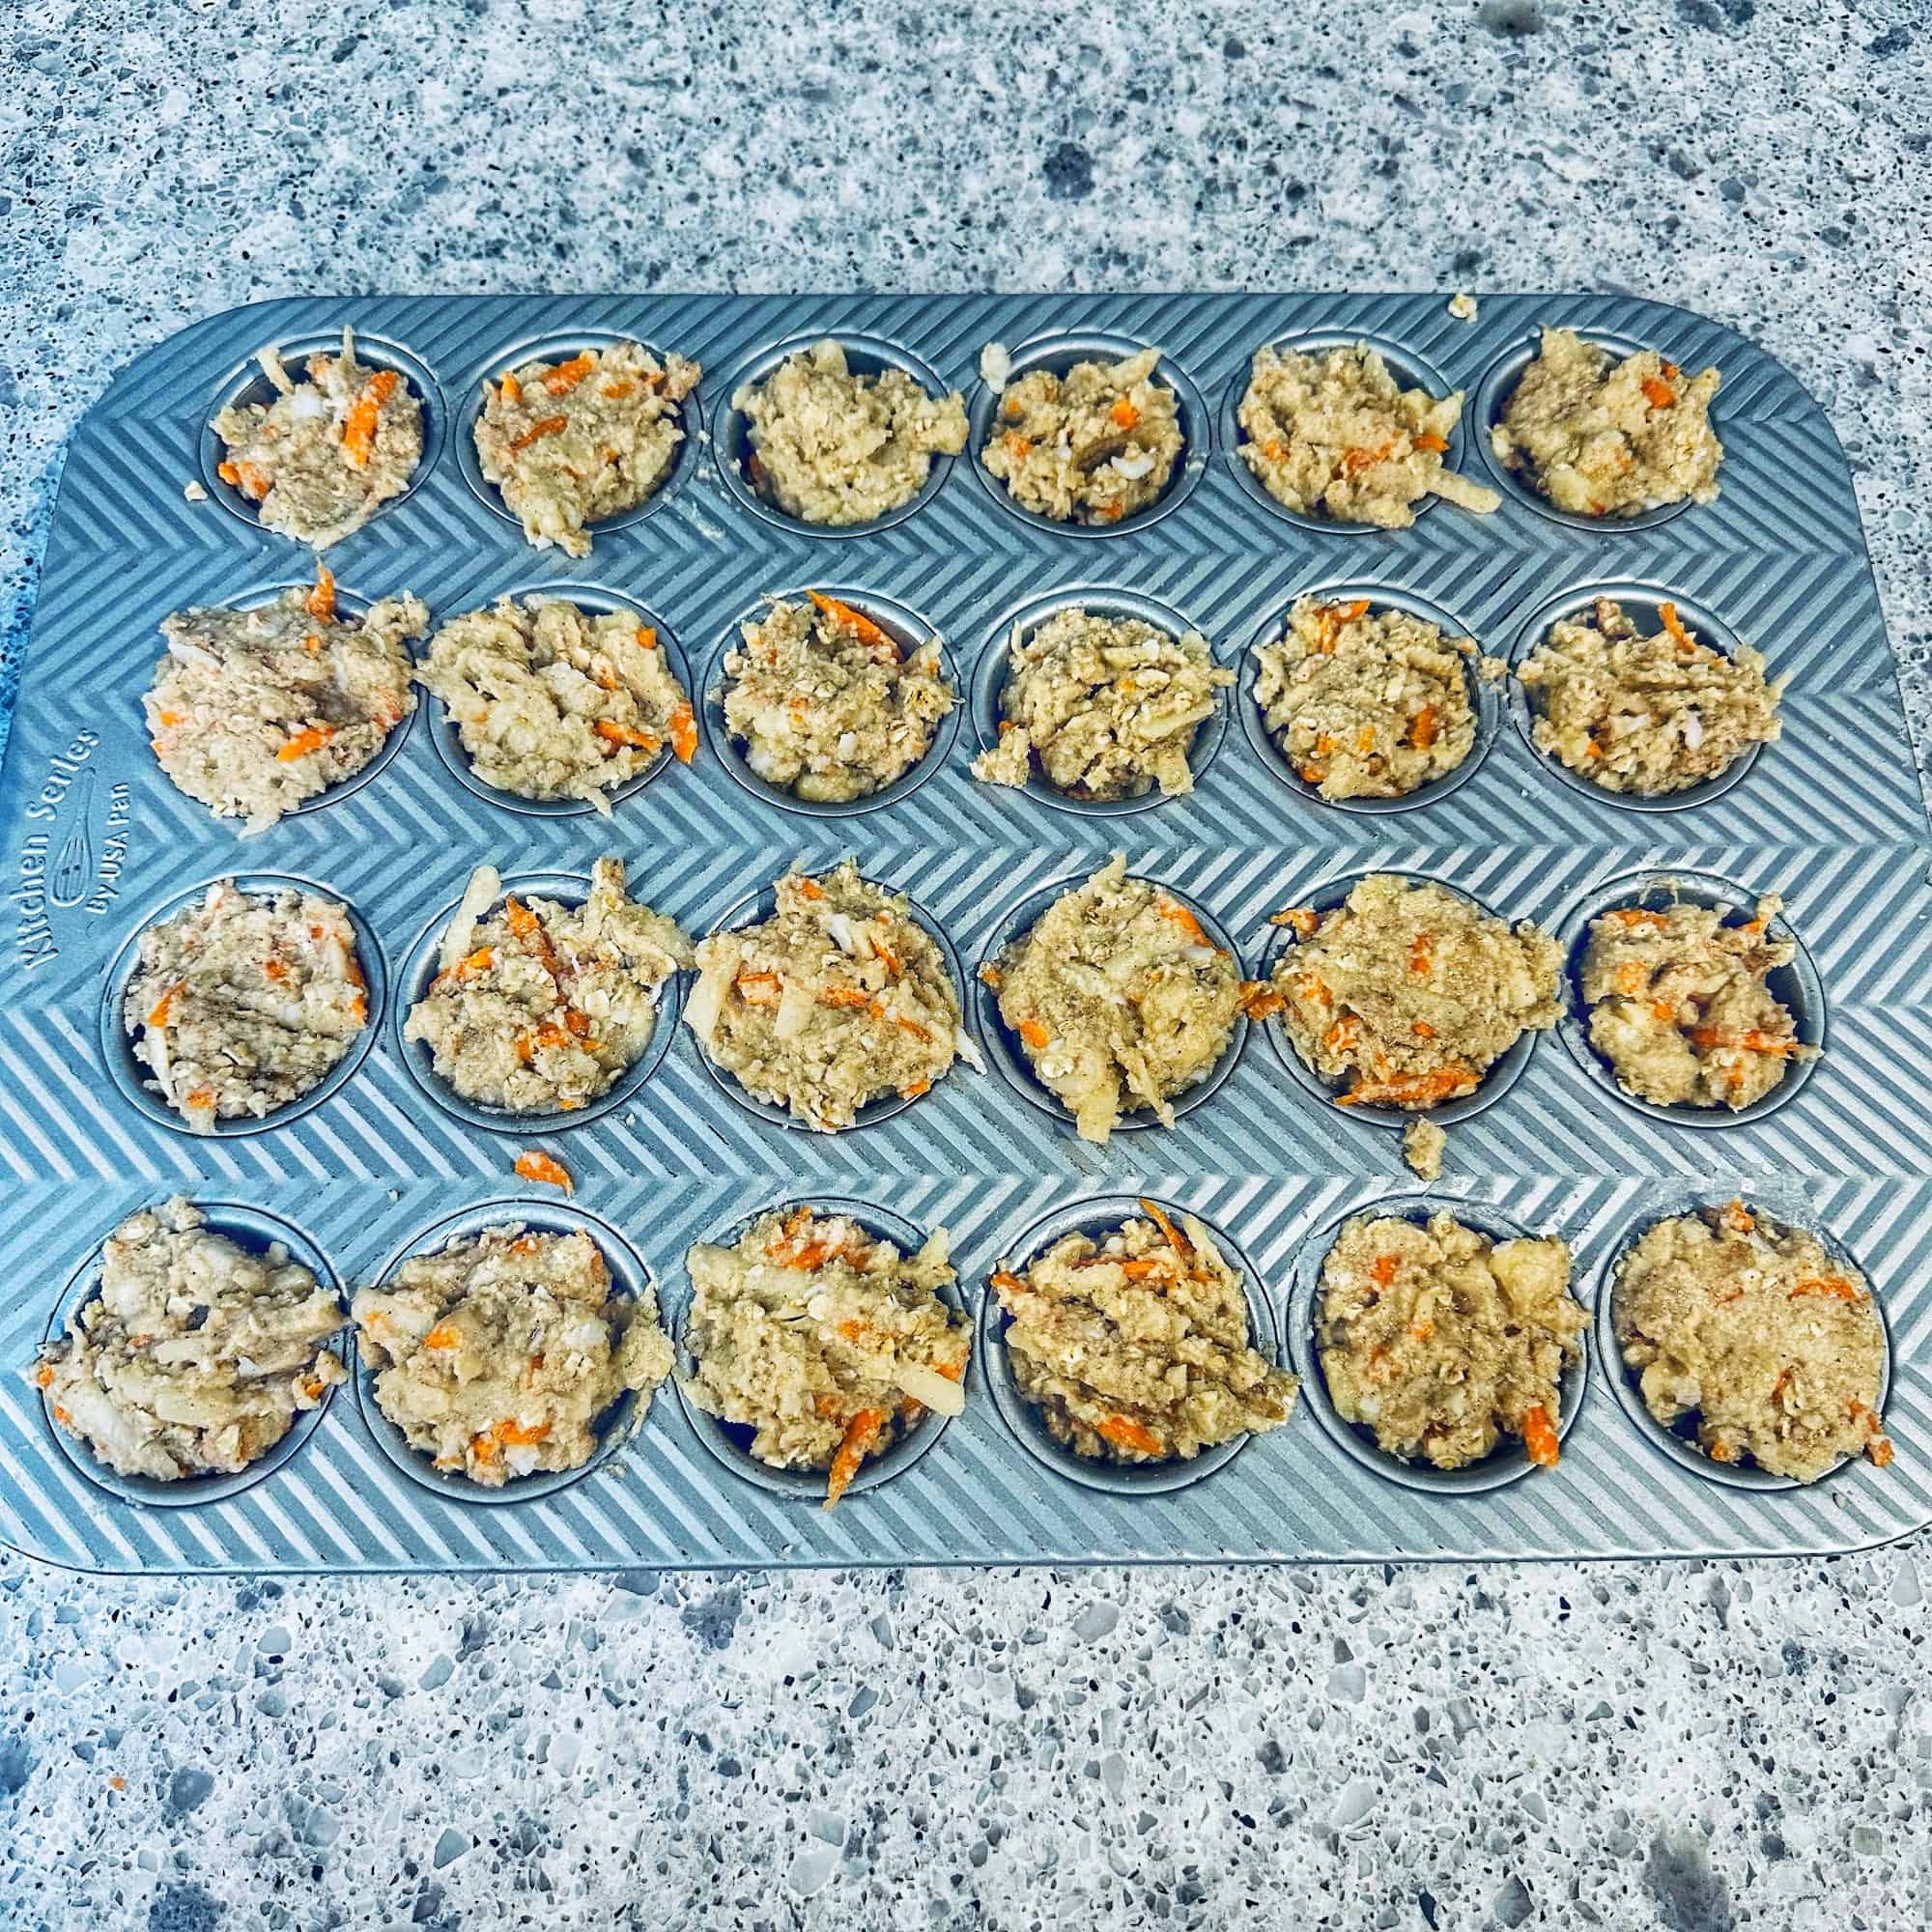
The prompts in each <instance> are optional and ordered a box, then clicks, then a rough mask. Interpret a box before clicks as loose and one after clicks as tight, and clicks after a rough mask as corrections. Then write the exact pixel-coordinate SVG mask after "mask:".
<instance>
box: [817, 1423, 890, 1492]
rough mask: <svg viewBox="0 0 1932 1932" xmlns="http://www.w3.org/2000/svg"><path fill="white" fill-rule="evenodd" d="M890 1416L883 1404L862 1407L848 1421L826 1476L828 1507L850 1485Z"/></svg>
mask: <svg viewBox="0 0 1932 1932" xmlns="http://www.w3.org/2000/svg"><path fill="white" fill-rule="evenodd" d="M888 1419H889V1418H888V1416H887V1413H886V1411H885V1410H884V1409H883V1408H862V1409H861V1410H860V1411H859V1412H858V1414H857V1415H855V1416H854V1417H853V1418H852V1420H851V1421H850V1422H848V1423H847V1424H846V1425H845V1435H844V1437H843V1439H842V1440H841V1441H840V1442H839V1444H838V1453H837V1454H836V1455H835V1456H834V1457H833V1459H832V1468H831V1471H830V1473H829V1474H828V1475H827V1476H826V1479H825V1507H826V1508H827V1509H830V1508H832V1506H833V1505H834V1504H835V1503H836V1502H838V1498H839V1497H840V1496H842V1495H843V1494H844V1493H845V1492H846V1490H847V1489H848V1488H850V1487H851V1482H852V1478H853V1477H854V1476H856V1475H857V1474H858V1473H859V1470H860V1467H861V1465H862V1464H863V1463H865V1460H866V1458H867V1456H869V1455H870V1454H871V1453H872V1445H873V1443H875V1442H876V1441H877V1440H878V1439H879V1432H880V1431H881V1430H882V1429H884V1428H885V1426H886V1423H887V1421H888Z"/></svg>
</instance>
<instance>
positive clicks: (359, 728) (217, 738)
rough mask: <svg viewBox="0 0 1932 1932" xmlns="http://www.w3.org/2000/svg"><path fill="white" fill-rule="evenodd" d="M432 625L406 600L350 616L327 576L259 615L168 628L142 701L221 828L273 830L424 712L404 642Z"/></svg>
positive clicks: (201, 613) (171, 759)
mask: <svg viewBox="0 0 1932 1932" xmlns="http://www.w3.org/2000/svg"><path fill="white" fill-rule="evenodd" d="M428 624H429V612H428V611H426V610H425V609H424V608H423V605H422V601H421V599H419V598H415V597H408V596H404V597H385V598H384V599H383V600H382V602H381V603H379V604H373V605H371V606H370V608H369V611H368V612H367V614H366V615H364V616H361V617H345V616H341V615H338V614H337V611H336V608H335V580H334V579H333V578H331V577H330V576H329V574H328V572H327V570H324V571H322V573H321V575H320V577H319V579H318V581H317V583H316V586H315V588H314V589H313V590H308V591H302V590H284V591H282V592H280V593H279V595H277V596H276V597H274V598H273V599H272V600H271V601H270V602H269V603H267V604H263V605H260V606H258V607H257V608H256V609H255V610H252V611H230V610H224V609H222V608H220V607H218V606H217V607H214V608H212V609H207V610H201V609H196V610H192V611H177V612H176V613H175V614H174V615H173V616H172V617H163V618H162V619H161V636H162V637H163V638H165V639H167V644H168V649H167V655H166V656H165V657H163V658H162V659H161V660H160V662H159V663H158V664H156V667H155V684H154V689H153V690H152V691H149V692H148V693H146V694H145V696H143V697H142V699H141V703H142V706H143V708H144V709H145V711H146V713H147V719H148V732H149V736H150V738H151V740H152V741H153V744H154V750H155V756H156V758H158V759H159V760H160V766H161V770H162V771H164V772H165V773H166V774H167V775H168V777H169V778H170V779H171V780H173V781H174V783H175V784H176V785H177V786H178V787H179V788H180V789H181V790H182V791H185V793H186V794H187V795H188V797H189V798H193V799H199V800H200V801H201V803H202V804H203V805H205V806H207V807H209V808H210V810H213V812H214V814H215V816H216V817H217V818H240V819H241V820H242V821H243V822H242V826H241V830H242V831H243V832H244V833H253V832H265V831H267V830H268V828H269V827H270V826H271V825H272V824H274V822H275V821H276V819H278V818H279V817H281V815H282V813H283V812H285V811H293V810H295V809H296V807H297V806H298V805H300V804H301V803H302V802H303V801H304V800H305V799H311V798H313V797H315V795H316V794H317V793H318V792H322V791H327V789H328V787H329V786H330V785H336V784H340V783H342V781H344V780H345V779H351V778H354V777H355V774H356V773H357V772H359V771H360V770H361V769H362V767H363V766H364V765H366V764H367V763H368V762H369V760H370V759H371V758H373V757H374V756H375V755H376V753H378V752H380V751H381V750H382V749H383V742H384V739H385V738H387V737H388V735H389V733H390V732H391V731H392V730H394V729H395V727H396V726H397V725H400V724H401V723H402V721H403V720H404V719H405V718H407V717H408V716H409V715H410V713H411V712H412V711H413V710H414V709H415V708H416V695H415V693H414V692H413V691H412V689H411V688H410V654H409V651H408V649H407V648H406V646H405V640H406V639H410V638H418V637H420V636H421V635H422V633H423V631H424V630H425V629H426V628H427V626H428Z"/></svg>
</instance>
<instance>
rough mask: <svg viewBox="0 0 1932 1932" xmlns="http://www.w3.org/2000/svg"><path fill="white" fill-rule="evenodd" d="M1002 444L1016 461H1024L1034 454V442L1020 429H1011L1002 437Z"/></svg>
mask: <svg viewBox="0 0 1932 1932" xmlns="http://www.w3.org/2000/svg"><path fill="white" fill-rule="evenodd" d="M1000 443H1001V446H1002V447H1003V448H1004V449H1005V450H1006V452H1007V454H1008V455H1009V457H1011V458H1012V460H1013V461H1014V462H1015V463H1024V462H1025V461H1026V460H1027V458H1028V457H1029V456H1031V455H1032V454H1033V444H1032V443H1030V442H1029V441H1028V440H1026V438H1025V437H1023V436H1022V435H1021V434H1020V433H1019V431H1018V430H1016V429H1009V430H1008V431H1007V433H1006V435H1004V436H1003V437H1001V439H1000Z"/></svg>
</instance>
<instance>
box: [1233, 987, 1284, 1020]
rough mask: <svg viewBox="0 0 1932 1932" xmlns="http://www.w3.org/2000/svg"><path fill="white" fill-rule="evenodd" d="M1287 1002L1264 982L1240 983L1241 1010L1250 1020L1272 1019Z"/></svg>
mask: <svg viewBox="0 0 1932 1932" xmlns="http://www.w3.org/2000/svg"><path fill="white" fill-rule="evenodd" d="M1287 1005H1288V1002H1287V1001H1286V1000H1284V999H1283V998H1282V996H1281V995H1280V994H1279V993H1278V992H1276V991H1275V989H1274V988H1273V987H1272V986H1271V985H1269V984H1268V982H1267V981H1266V980H1242V982H1241V1010H1242V1011H1243V1012H1244V1013H1246V1014H1247V1016H1248V1017H1249V1018H1250V1019H1251V1020H1265V1019H1272V1018H1273V1017H1274V1015H1275V1014H1276V1013H1278V1012H1280V1011H1281V1010H1282V1009H1283V1008H1284V1007H1286V1006H1287Z"/></svg>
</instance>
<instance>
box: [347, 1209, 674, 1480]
mask: <svg viewBox="0 0 1932 1932" xmlns="http://www.w3.org/2000/svg"><path fill="white" fill-rule="evenodd" d="M350 1312H351V1313H352V1314H353V1316H354V1317H355V1325H356V1327H357V1329H358V1330H359V1339H360V1342H361V1347H362V1351H363V1357H364V1359H365V1360H366V1361H367V1363H368V1364H369V1366H370V1367H371V1368H372V1369H373V1370H374V1371H375V1378H376V1406H377V1407H379V1408H380V1409H381V1410H382V1411H383V1413H384V1415H385V1416H387V1417H388V1419H389V1420H390V1421H391V1422H393V1423H394V1424H395V1425H396V1427H397V1428H398V1429H400V1430H401V1431H402V1432H403V1434H404V1435H405V1436H406V1437H407V1438H408V1440H409V1444H410V1447H411V1448H412V1449H415V1450H417V1451H419V1452H420V1453H422V1454H423V1455H425V1456H428V1457H430V1458H431V1460H432V1461H433V1463H434V1464H435V1466H436V1467H437V1468H439V1469H441V1470H444V1471H447V1472H449V1473H452V1474H453V1473H457V1472H461V1473H462V1474H463V1475H466V1476H468V1477H469V1480H470V1481H471V1482H473V1483H482V1484H484V1485H485V1486H486V1487H488V1488H491V1489H497V1488H500V1487H501V1486H502V1485H503V1484H504V1483H505V1482H508V1481H509V1480H510V1479H511V1478H513V1477H517V1476H528V1475H532V1474H534V1473H535V1472H536V1471H538V1470H540V1469H578V1468H582V1466H583V1464H584V1463H587V1462H589V1460H590V1459H591V1457H592V1456H593V1455H595V1454H596V1451H597V1444H598V1434H599V1432H598V1425H599V1423H600V1422H607V1421H608V1414H609V1411H610V1410H611V1406H612V1405H613V1404H614V1403H616V1402H617V1400H618V1399H619V1398H620V1397H621V1396H623V1395H624V1394H626V1393H627V1392H632V1391H635V1392H636V1394H637V1395H638V1397H639V1408H640V1409H643V1408H648V1406H650V1400H651V1397H652V1395H653V1394H655V1392H656V1390H657V1387H658V1384H659V1383H660V1382H662V1381H663V1380H664V1378H666V1377H667V1376H668V1375H669V1374H670V1370H671V1349H670V1343H669V1340H668V1338H667V1337H666V1335H665V1332H664V1328H663V1326H662V1324H661V1323H660V1321H659V1320H658V1302H657V1295H656V1294H655V1293H654V1292H653V1291H652V1289H651V1287H650V1286H649V1284H648V1283H645V1284H641V1285H640V1287H639V1292H638V1294H637V1297H636V1299H632V1298H631V1297H629V1296H625V1295H613V1294H612V1293H611V1270H610V1266H609V1264H607V1263H606V1262H605V1259H604V1255H603V1252H602V1250H601V1249H600V1248H599V1247H598V1245H597V1243H596V1242H595V1241H594V1240H593V1239H592V1238H591V1237H590V1236H588V1235H587V1234H584V1233H583V1232H582V1230H573V1231H572V1232H571V1233H569V1234H566V1235H558V1234H549V1233H541V1232H537V1231H533V1230H530V1229H527V1228H526V1226H525V1225H524V1224H523V1223H521V1222H514V1221H512V1222H506V1223H504V1224H503V1225H502V1226H501V1227H496V1228H486V1229H484V1230H483V1232H482V1233H481V1234H479V1235H474V1236H457V1237H456V1238H455V1239H453V1240H451V1241H450V1242H449V1243H448V1244H447V1245H446V1246H444V1247H441V1248H439V1249H438V1250H437V1251H436V1252H435V1253H434V1254H426V1255H412V1256H411V1257H410V1259H409V1260H408V1261H406V1262H404V1263H403V1264H402V1265H401V1266H400V1267H398V1268H397V1270H396V1272H395V1273H394V1274H393V1275H392V1276H391V1277H390V1278H389V1279H388V1280H387V1281H386V1282H384V1283H383V1284H382V1285H381V1286H380V1287H374V1288H364V1289H359V1290H357V1292H356V1294H355V1300H354V1301H353V1302H352V1303H351V1310H350Z"/></svg>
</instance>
